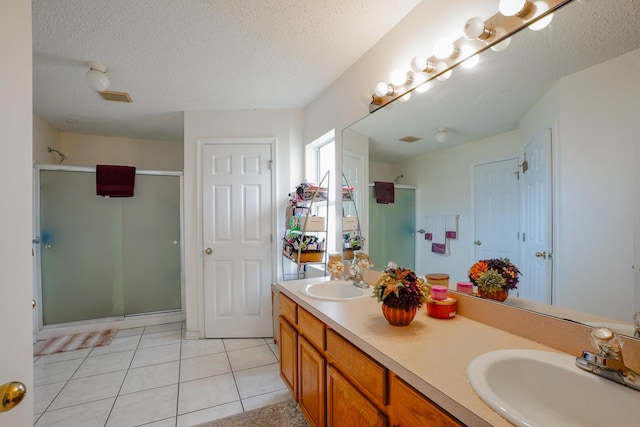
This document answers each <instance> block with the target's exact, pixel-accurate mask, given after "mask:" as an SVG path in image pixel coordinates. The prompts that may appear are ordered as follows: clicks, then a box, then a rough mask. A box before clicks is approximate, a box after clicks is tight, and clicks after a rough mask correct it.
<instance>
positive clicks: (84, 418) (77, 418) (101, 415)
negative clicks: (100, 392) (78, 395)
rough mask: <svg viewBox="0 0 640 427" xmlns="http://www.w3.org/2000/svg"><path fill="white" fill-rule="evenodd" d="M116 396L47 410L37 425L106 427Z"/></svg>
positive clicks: (46, 426)
mask: <svg viewBox="0 0 640 427" xmlns="http://www.w3.org/2000/svg"><path fill="white" fill-rule="evenodd" d="M114 400H115V398H111V399H104V400H98V401H96V402H89V403H84V404H81V405H76V406H71V407H68V408H64V409H58V410H55V411H47V412H45V413H44V414H42V416H41V417H40V418H39V419H38V421H37V422H36V424H35V425H36V427H70V426H80V425H81V426H82V427H104V424H105V422H106V421H107V417H108V416H109V411H111V408H112V407H113V402H114Z"/></svg>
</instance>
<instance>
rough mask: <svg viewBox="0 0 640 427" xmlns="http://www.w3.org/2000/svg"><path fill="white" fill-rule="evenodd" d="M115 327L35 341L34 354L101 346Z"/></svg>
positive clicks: (108, 339) (107, 340)
mask: <svg viewBox="0 0 640 427" xmlns="http://www.w3.org/2000/svg"><path fill="white" fill-rule="evenodd" d="M116 332H118V330H117V329H106V330H104V331H98V332H85V333H82V334H74V335H63V336H61V337H54V338H49V339H47V340H44V341H39V342H37V343H35V345H34V347H33V355H34V356H45V355H47V354H54V353H62V352H63V351H72V350H80V349H83V348H89V347H101V346H104V345H107V344H109V343H110V342H111V340H112V339H113V337H114V335H115V334H116Z"/></svg>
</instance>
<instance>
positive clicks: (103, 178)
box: [96, 165, 136, 197]
mask: <svg viewBox="0 0 640 427" xmlns="http://www.w3.org/2000/svg"><path fill="white" fill-rule="evenodd" d="M135 180H136V168H135V167H133V166H116V165H97V166H96V194H97V195H98V196H104V197H133V188H134V186H135Z"/></svg>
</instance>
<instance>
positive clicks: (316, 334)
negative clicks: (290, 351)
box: [298, 307, 325, 351]
mask: <svg viewBox="0 0 640 427" xmlns="http://www.w3.org/2000/svg"><path fill="white" fill-rule="evenodd" d="M298 331H299V332H300V335H302V336H304V337H305V338H306V339H307V341H309V342H310V343H311V344H313V345H314V346H315V348H317V349H318V350H320V351H324V337H325V332H324V331H325V328H324V323H322V322H321V321H320V320H318V319H317V318H316V317H315V316H314V315H313V314H311V313H309V312H308V311H307V310H305V309H304V308H302V307H298Z"/></svg>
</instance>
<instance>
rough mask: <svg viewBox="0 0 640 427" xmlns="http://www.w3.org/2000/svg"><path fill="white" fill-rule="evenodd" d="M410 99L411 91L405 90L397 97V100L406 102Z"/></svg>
mask: <svg viewBox="0 0 640 427" xmlns="http://www.w3.org/2000/svg"><path fill="white" fill-rule="evenodd" d="M410 99H411V92H407V93H405V94H404V95H402V96H401V97H400V98H398V101H400V102H407V101H408V100H410Z"/></svg>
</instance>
